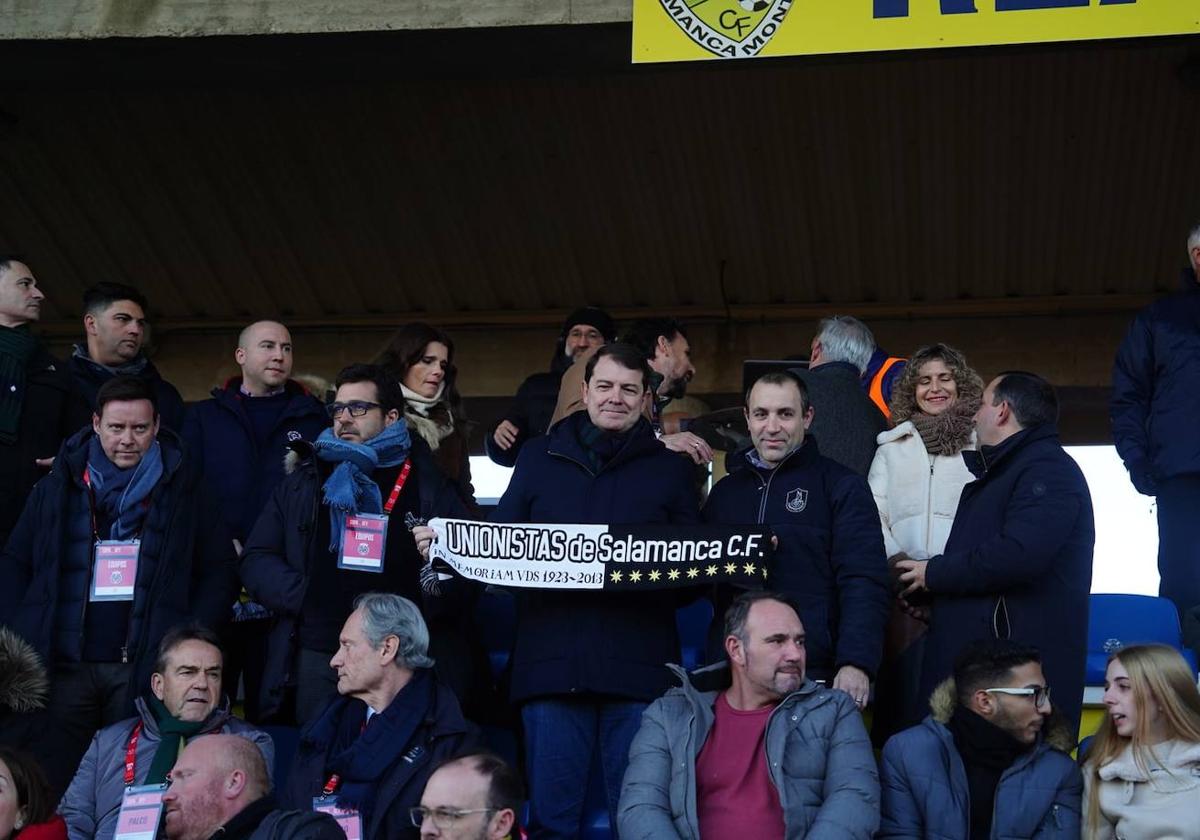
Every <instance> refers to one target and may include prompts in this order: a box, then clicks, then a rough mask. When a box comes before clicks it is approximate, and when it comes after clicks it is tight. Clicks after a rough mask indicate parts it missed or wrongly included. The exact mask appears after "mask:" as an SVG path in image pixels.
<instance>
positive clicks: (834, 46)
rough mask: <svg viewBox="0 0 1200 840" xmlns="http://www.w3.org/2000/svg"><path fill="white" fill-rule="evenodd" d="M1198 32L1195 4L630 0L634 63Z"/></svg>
mask: <svg viewBox="0 0 1200 840" xmlns="http://www.w3.org/2000/svg"><path fill="white" fill-rule="evenodd" d="M1198 32H1200V0H633V60H634V62H653V61H695V60H698V59H706V58H753V57H755V56H782V55H813V54H818V53H843V52H869V51H873V50H911V49H925V48H930V47H972V46H982V45H986V44H1022V43H1034V42H1040V41H1083V40H1091V39H1097V38H1140V37H1146V36H1150V35H1182V34H1191V33H1198Z"/></svg>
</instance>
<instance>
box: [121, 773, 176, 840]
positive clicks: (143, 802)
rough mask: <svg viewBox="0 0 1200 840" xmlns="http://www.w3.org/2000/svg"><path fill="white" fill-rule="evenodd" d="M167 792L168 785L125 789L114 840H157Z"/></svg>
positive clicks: (139, 786)
mask: <svg viewBox="0 0 1200 840" xmlns="http://www.w3.org/2000/svg"><path fill="white" fill-rule="evenodd" d="M166 792H167V786H166V785H138V786H135V787H127V788H125V795H124V796H123V797H121V811H120V813H119V814H117V831H116V833H115V834H114V835H113V840H155V838H156V837H158V824H159V822H160V821H161V820H162V812H163V802H162V799H163V794H164V793H166Z"/></svg>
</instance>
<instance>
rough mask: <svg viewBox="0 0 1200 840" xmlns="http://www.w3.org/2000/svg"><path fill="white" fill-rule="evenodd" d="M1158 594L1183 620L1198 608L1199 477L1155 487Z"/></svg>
mask: <svg viewBox="0 0 1200 840" xmlns="http://www.w3.org/2000/svg"><path fill="white" fill-rule="evenodd" d="M1156 496H1157V498H1158V574H1159V578H1160V579H1159V584H1158V594H1159V595H1161V596H1162V597H1164V598H1170V599H1171V600H1172V601H1174V602H1175V607H1176V608H1177V609H1178V610H1179V615H1180V619H1181V620H1182V618H1183V616H1185V615H1186V614H1187V612H1188V610H1190V609H1191V608H1192V607H1195V606H1200V527H1198V517H1197V512H1198V511H1200V475H1184V476H1179V477H1177V478H1171V479H1168V480H1166V481H1160V482H1159V483H1158V488H1157V493H1156Z"/></svg>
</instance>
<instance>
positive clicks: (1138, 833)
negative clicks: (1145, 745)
mask: <svg viewBox="0 0 1200 840" xmlns="http://www.w3.org/2000/svg"><path fill="white" fill-rule="evenodd" d="M1154 752H1155V755H1156V756H1157V758H1158V761H1155V760H1153V759H1152V758H1150V757H1149V756H1147V762H1146V763H1147V765H1148V766H1147V769H1148V770H1149V771H1150V772H1149V774H1147V773H1146V772H1144V771H1143V770H1142V769H1141V768H1140V767H1138V766H1137V762H1136V761H1134V758H1133V748H1132V746H1130V747H1126V748H1125V752H1123V753H1121V754H1120V755H1119V756H1117V757H1116V758H1114V759H1113V760H1112V761H1110V762H1109V763H1108V764H1106V765H1104V766H1103V767H1101V768H1100V826H1099V829H1098V830H1097V831H1096V833H1095V834H1094V835H1091V836H1092V837H1093V838H1095V840H1113V838H1116V840H1200V818H1198V815H1200V744H1192V743H1188V742H1186V741H1168V742H1166V743H1163V744H1156V745H1155V747H1154ZM1093 794H1094V790H1092V789H1090V785H1089V790H1088V791H1087V796H1091V795H1093ZM1083 812H1084V813H1085V814H1086V813H1087V812H1088V811H1087V807H1086V805H1085V807H1084V811H1083Z"/></svg>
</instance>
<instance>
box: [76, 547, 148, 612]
mask: <svg viewBox="0 0 1200 840" xmlns="http://www.w3.org/2000/svg"><path fill="white" fill-rule="evenodd" d="M141 548H142V542H141V540H99V541H98V542H97V543H96V545H95V548H94V552H93V555H92V586H91V591H90V593H89V595H88V600H90V601H132V600H133V586H134V583H136V582H137V568H138V553H139V552H140V551H141Z"/></svg>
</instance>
